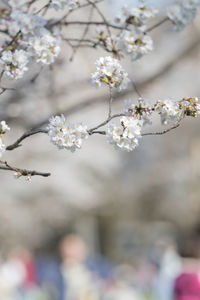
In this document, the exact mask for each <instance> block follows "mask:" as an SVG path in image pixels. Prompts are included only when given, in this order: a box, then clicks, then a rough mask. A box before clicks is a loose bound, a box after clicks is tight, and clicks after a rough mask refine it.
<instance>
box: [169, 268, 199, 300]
mask: <svg viewBox="0 0 200 300" xmlns="http://www.w3.org/2000/svg"><path fill="white" fill-rule="evenodd" d="M174 294H175V300H200V281H199V277H198V275H197V274H195V273H183V274H181V275H180V276H179V277H178V278H177V279H176V281H175V290H174Z"/></svg>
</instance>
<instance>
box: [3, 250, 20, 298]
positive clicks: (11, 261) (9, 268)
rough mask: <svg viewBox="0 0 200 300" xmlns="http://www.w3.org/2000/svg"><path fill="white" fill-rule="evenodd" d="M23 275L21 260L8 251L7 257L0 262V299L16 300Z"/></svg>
mask: <svg viewBox="0 0 200 300" xmlns="http://www.w3.org/2000/svg"><path fill="white" fill-rule="evenodd" d="M25 276H26V271H25V267H24V265H23V263H22V261H21V260H20V259H19V257H18V256H17V255H16V254H15V253H14V252H11V253H9V254H8V257H7V259H6V260H5V261H4V262H3V261H2V262H1V264H0V299H2V300H16V299H17V297H18V296H17V295H18V292H19V288H20V287H21V286H22V284H23V282H24V280H25Z"/></svg>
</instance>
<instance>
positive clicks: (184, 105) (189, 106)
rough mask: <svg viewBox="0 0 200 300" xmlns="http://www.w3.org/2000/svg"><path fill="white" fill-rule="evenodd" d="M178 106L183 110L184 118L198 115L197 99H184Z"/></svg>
mask: <svg viewBox="0 0 200 300" xmlns="http://www.w3.org/2000/svg"><path fill="white" fill-rule="evenodd" d="M179 106H180V108H181V109H183V111H184V114H185V115H186V116H191V117H197V116H199V115H200V103H199V98H197V97H191V98H189V97H186V98H183V100H181V101H180V102H179Z"/></svg>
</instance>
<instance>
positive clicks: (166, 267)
mask: <svg viewBox="0 0 200 300" xmlns="http://www.w3.org/2000/svg"><path fill="white" fill-rule="evenodd" d="M155 252H157V260H158V262H157V263H158V273H157V276H156V279H155V282H154V285H153V295H154V297H155V298H156V299H158V300H173V295H174V282H175V279H176V278H177V276H178V275H179V274H180V273H181V271H182V259H181V257H180V255H179V253H178V249H177V245H176V243H175V241H174V240H172V239H171V238H164V239H160V240H159V241H158V242H157V244H156V250H155Z"/></svg>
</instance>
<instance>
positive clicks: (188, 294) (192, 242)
mask: <svg viewBox="0 0 200 300" xmlns="http://www.w3.org/2000/svg"><path fill="white" fill-rule="evenodd" d="M184 248H185V250H186V253H185V255H186V256H187V257H186V258H184V259H183V270H182V273H181V274H180V275H179V276H178V277H177V279H176V281H175V287H174V299H175V300H199V299H200V238H199V235H197V236H196V235H194V236H191V237H190V238H189V240H187V239H186V241H184Z"/></svg>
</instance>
